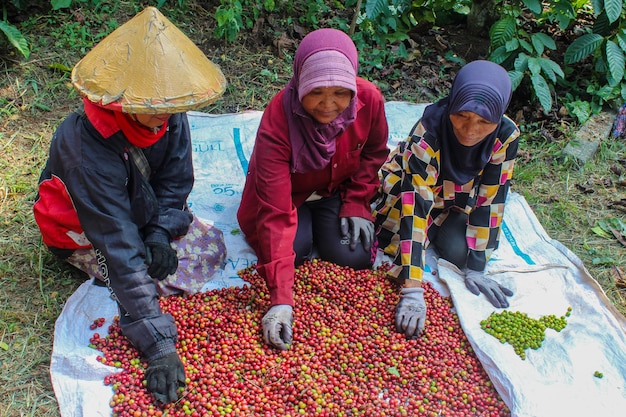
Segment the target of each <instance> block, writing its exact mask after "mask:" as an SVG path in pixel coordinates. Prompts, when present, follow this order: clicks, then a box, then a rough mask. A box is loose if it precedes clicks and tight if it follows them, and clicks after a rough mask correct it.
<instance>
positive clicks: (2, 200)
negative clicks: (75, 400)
mask: <svg viewBox="0 0 626 417" xmlns="http://www.w3.org/2000/svg"><path fill="white" fill-rule="evenodd" d="M171 3H177V2H171ZM97 4H98V7H96V8H94V9H93V10H90V8H88V7H85V8H81V9H80V12H81V13H83V15H84V17H85V23H83V24H81V23H78V22H77V21H76V18H75V17H72V15H71V14H70V13H68V12H62V11H61V12H51V13H49V14H46V15H42V16H39V15H37V16H31V17H30V18H29V19H28V20H27V21H26V22H24V23H23V24H22V25H21V26H20V30H21V31H22V32H23V33H24V34H25V35H26V36H27V37H28V39H29V41H30V42H31V48H32V54H31V57H30V59H29V60H28V61H26V62H24V61H21V60H20V59H19V57H17V56H15V54H13V55H11V53H10V52H9V49H6V50H4V49H3V46H2V45H1V44H0V54H3V55H6V57H7V59H3V60H0V74H2V75H3V77H2V78H1V79H2V81H1V84H0V155H1V157H0V172H1V175H0V371H1V372H0V417H5V416H6V417H8V416H11V417H13V416H37V417H47V416H58V415H59V411H58V408H57V405H56V400H55V398H54V393H53V391H52V385H51V382H50V375H49V362H50V355H51V351H52V342H53V336H54V322H55V320H56V318H57V317H58V315H59V314H60V312H61V310H62V308H63V304H64V302H65V301H66V300H67V298H68V297H69V296H70V295H71V294H72V293H73V292H74V290H75V289H76V288H77V287H78V286H79V285H80V284H81V282H79V281H76V280H75V279H73V278H72V276H71V274H70V273H69V271H68V270H67V269H66V268H65V267H64V266H63V265H62V264H61V263H59V262H57V261H56V260H55V259H54V258H53V257H52V256H51V255H50V254H49V253H48V252H47V250H46V249H45V248H44V247H43V245H42V243H41V238H40V235H39V231H38V229H37V226H36V224H35V222H34V219H33V216H32V204H33V201H34V198H35V195H36V185H37V179H38V177H39V173H40V171H41V169H42V167H43V165H44V163H45V159H46V155H47V150H48V145H49V141H50V138H51V136H52V133H53V131H54V128H55V127H56V126H57V125H58V123H60V121H61V120H62V119H63V118H64V117H65V116H66V115H67V113H69V112H70V111H71V110H73V109H74V108H75V107H76V106H77V103H78V101H79V100H78V96H77V94H76V93H75V91H74V90H73V89H72V87H71V85H70V84H69V74H68V73H67V71H64V70H63V69H62V68H63V67H67V68H71V67H72V66H73V65H74V64H75V63H76V62H77V60H78V59H80V58H81V57H82V55H83V54H84V52H85V51H87V50H88V49H90V48H91V47H92V46H93V45H94V44H95V43H96V42H97V41H98V40H100V39H102V37H103V36H105V34H106V33H107V32H109V31H111V30H113V29H114V28H115V27H117V25H118V22H123V21H125V20H126V19H127V18H128V17H129V16H132V15H133V14H134V13H135V12H136V11H138V10H139V8H138V3H136V2H134V1H126V2H99V3H97ZM185 4H186V7H187V8H174V12H175V13H173V14H172V16H174V17H172V20H174V21H176V22H177V23H179V24H180V27H181V29H182V30H183V31H184V32H185V33H187V34H188V35H189V36H190V37H192V39H193V40H194V41H195V42H196V43H197V44H198V45H199V46H200V47H201V48H202V49H203V50H204V52H205V53H206V54H207V56H208V57H209V58H210V59H211V60H212V61H213V62H215V63H217V64H219V65H220V66H221V67H222V70H223V71H224V73H225V74H226V76H227V78H228V81H229V85H228V87H227V91H226V93H225V94H224V97H223V98H222V99H220V100H219V101H218V102H216V103H214V104H213V105H211V106H209V107H207V108H206V109H202V110H203V111H206V112H210V113H229V112H237V111H244V110H262V109H263V106H264V105H265V104H266V103H267V101H268V100H269V99H270V98H271V97H272V96H273V95H274V94H275V93H276V92H277V91H278V90H279V89H280V88H281V87H282V86H284V84H285V83H286V82H287V80H288V79H289V77H290V73H291V58H292V56H291V54H292V52H290V51H287V52H286V54H285V55H284V56H283V57H277V56H276V53H275V52H276V51H275V50H273V49H272V48H270V47H264V46H259V45H262V43H261V42H259V41H258V39H254V37H253V36H251V37H250V39H248V40H242V41H241V42H235V43H231V44H225V43H224V42H219V41H216V40H215V39H213V37H212V30H213V27H212V26H211V24H212V20H211V18H210V16H208V15H207V12H206V11H204V10H203V9H202V8H200V7H199V6H197V5H196V4H195V3H194V2H192V1H187V2H185ZM168 17H171V16H170V15H169V14H168ZM412 65H414V64H412ZM371 73H372V74H376V72H374V71H372V72H371ZM443 73H444V72H442V74H443ZM5 75H6V76H5ZM383 77H384V76H382V75H381V78H383ZM413 81H414V82H415V84H417V85H418V86H419V85H420V84H424V85H426V84H429V83H433V80H424V81H423V82H422V83H420V82H419V81H415V80H413ZM403 82H404V81H403ZM431 87H432V86H431ZM427 90H428V89H421V88H414V89H412V88H405V89H398V90H392V89H390V90H387V91H386V92H385V93H386V98H387V100H404V101H413V102H427V101H429V100H431V99H432V97H424V96H421V95H420V91H427ZM433 91H436V90H433ZM524 130H525V131H524V135H523V140H522V143H521V148H520V156H519V159H518V163H517V166H516V171H515V182H514V185H513V188H512V189H513V191H516V192H518V193H520V194H522V195H523V196H524V197H525V198H526V200H527V201H528V202H529V204H530V205H531V207H532V208H533V210H534V212H535V213H536V215H537V217H538V218H539V220H540V222H541V223H542V225H543V227H544V228H545V229H546V231H547V233H548V234H549V235H550V236H551V237H553V238H554V239H557V240H559V241H560V242H561V243H563V244H564V245H565V246H567V247H568V248H570V249H571V250H572V251H573V252H574V253H575V254H576V255H577V256H579V257H580V258H581V260H582V261H583V262H584V264H585V266H586V267H587V269H588V270H589V272H590V273H591V275H592V276H593V277H594V278H595V279H596V280H597V281H598V282H599V283H600V285H601V286H602V288H603V289H604V291H605V292H606V293H607V296H608V297H609V298H610V299H611V301H612V302H613V303H614V304H615V306H616V307H617V308H618V309H619V310H620V311H621V312H622V313H626V300H625V298H624V297H625V295H626V292H625V288H623V287H620V286H618V285H617V283H616V282H617V281H616V275H615V274H616V268H619V267H623V266H624V265H626V250H625V248H624V247H623V246H622V245H621V244H620V243H619V242H617V240H616V239H606V238H602V237H600V236H598V235H596V234H594V233H593V232H592V231H591V227H593V225H594V224H595V222H596V221H597V220H600V219H604V218H610V217H619V218H621V219H622V220H624V217H625V214H624V211H620V210H618V209H615V208H611V207H610V202H611V201H617V200H619V199H620V198H626V192H625V189H624V187H622V186H619V185H617V184H616V180H617V176H616V175H615V174H613V173H612V172H611V171H610V166H611V165H612V164H620V161H619V160H620V159H621V158H622V157H623V155H624V154H625V151H626V149H625V145H624V143H623V142H619V141H606V142H604V143H602V146H601V148H600V150H599V153H598V155H597V157H596V158H595V159H594V160H593V161H592V162H591V163H589V164H588V165H586V166H578V165H577V163H576V161H571V160H570V161H566V160H564V159H563V157H562V154H561V151H562V149H563V148H564V147H565V145H566V144H567V142H568V140H570V139H571V138H572V135H573V133H574V130H573V129H572V128H570V127H568V126H563V127H562V128H561V130H562V135H560V136H559V137H558V138H557V139H554V140H552V139H548V138H546V137H544V136H545V135H542V133H541V129H540V127H539V126H536V125H531V126H528V127H526V126H525V127H524ZM624 170H625V171H626V167H625V168H624ZM577 184H578V185H584V186H585V187H586V188H589V189H593V190H594V192H593V193H589V194H587V193H583V192H581V191H580V189H579V188H577Z"/></svg>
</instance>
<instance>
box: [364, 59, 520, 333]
mask: <svg viewBox="0 0 626 417" xmlns="http://www.w3.org/2000/svg"><path fill="white" fill-rule="evenodd" d="M511 93H512V90H511V81H510V79H509V76H508V73H507V72H506V70H504V69H503V68H502V67H501V66H499V65H497V64H494V63H493V62H489V61H473V62H471V63H469V64H467V65H465V66H464V67H463V68H461V70H460V71H459V72H458V74H457V76H456V78H455V80H454V82H453V85H452V88H451V90H450V94H449V95H448V96H447V97H446V98H444V99H442V100H440V101H439V102H437V103H435V104H432V105H430V106H428V107H427V108H426V109H425V111H424V114H423V116H422V118H421V119H420V120H419V121H418V122H417V123H416V124H415V126H414V127H413V129H412V130H411V133H410V135H409V137H408V139H407V140H406V141H405V142H402V143H400V144H398V146H397V148H396V149H395V150H393V151H392V152H391V154H390V156H389V158H388V160H387V162H386V163H385V165H383V167H382V187H381V192H382V193H381V196H380V198H379V199H378V201H377V204H376V209H375V212H374V215H375V217H376V228H377V235H378V244H379V248H381V249H382V250H383V251H384V252H385V253H386V254H388V255H390V256H392V257H393V258H394V260H393V266H392V268H391V270H390V271H389V275H390V276H391V278H393V279H395V280H397V281H399V282H401V283H403V284H404V285H403V288H402V290H401V291H402V296H401V299H400V302H399V303H398V306H397V308H396V327H397V330H398V331H399V332H401V333H405V334H406V336H407V338H415V337H418V336H419V335H420V333H421V332H422V331H423V329H424V324H425V319H426V305H425V303H424V295H423V293H424V290H423V288H422V287H421V285H422V276H423V273H424V265H425V250H426V248H427V247H428V246H429V245H430V244H433V247H434V248H435V249H436V251H437V253H438V254H439V256H440V257H442V258H443V259H446V260H448V261H450V262H452V263H454V264H455V265H456V266H457V267H459V269H461V270H462V271H463V272H464V273H465V284H466V286H467V288H468V289H469V290H470V291H471V292H473V293H474V294H476V295H478V294H479V293H481V292H482V293H483V294H484V295H485V296H486V297H487V299H488V300H489V301H490V302H491V303H492V304H493V305H494V306H495V307H499V308H503V307H508V301H507V299H506V297H507V296H511V295H513V293H512V292H511V291H510V290H509V289H507V288H505V287H503V286H501V285H499V284H498V283H497V282H495V281H494V280H492V279H490V278H487V277H486V276H485V274H484V270H485V266H486V264H487V261H488V260H489V258H490V256H491V254H492V252H493V251H494V250H495V249H496V248H497V247H498V239H499V235H500V226H501V223H502V215H503V213H504V204H505V201H506V196H507V194H508V191H509V184H510V180H511V178H512V175H513V165H514V161H515V156H516V154H517V147H518V139H517V138H518V136H519V133H520V132H519V129H518V127H517V126H516V124H515V123H514V122H513V121H512V120H511V119H509V118H508V117H507V116H506V115H505V114H504V113H505V111H506V109H507V107H508V105H509V102H510V99H511Z"/></svg>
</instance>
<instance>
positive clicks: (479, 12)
mask: <svg viewBox="0 0 626 417" xmlns="http://www.w3.org/2000/svg"><path fill="white" fill-rule="evenodd" d="M498 3H499V1H498V0H472V7H471V8H470V12H469V14H468V15H467V31H468V32H469V34H470V35H473V36H479V37H481V38H489V29H490V28H491V25H493V24H494V23H495V22H496V21H497V20H498V19H499V18H500V14H499V12H498V7H496V5H497V4H498Z"/></svg>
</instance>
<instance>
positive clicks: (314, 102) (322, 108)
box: [302, 87, 352, 124]
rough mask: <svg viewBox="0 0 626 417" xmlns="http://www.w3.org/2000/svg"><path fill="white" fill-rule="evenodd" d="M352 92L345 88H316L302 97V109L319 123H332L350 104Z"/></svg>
mask: <svg viewBox="0 0 626 417" xmlns="http://www.w3.org/2000/svg"><path fill="white" fill-rule="evenodd" d="M350 100H352V91H351V90H349V89H347V88H344V87H321V88H314V89H313V90H311V91H310V92H309V93H308V94H307V95H305V96H304V97H302V107H304V110H306V112H307V113H309V114H310V115H311V116H312V117H313V118H314V119H315V120H317V121H318V122H319V123H323V124H325V123H330V122H332V121H333V120H335V119H336V118H337V116H339V115H340V114H341V113H342V112H343V111H344V110H345V109H346V108H347V107H348V105H349V104H350Z"/></svg>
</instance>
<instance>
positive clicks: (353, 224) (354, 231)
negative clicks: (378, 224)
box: [341, 217, 374, 251]
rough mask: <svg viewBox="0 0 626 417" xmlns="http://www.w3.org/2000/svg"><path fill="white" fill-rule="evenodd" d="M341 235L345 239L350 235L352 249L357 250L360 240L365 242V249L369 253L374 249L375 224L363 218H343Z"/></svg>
mask: <svg viewBox="0 0 626 417" xmlns="http://www.w3.org/2000/svg"><path fill="white" fill-rule="evenodd" d="M341 234H342V235H343V237H348V234H349V235H350V249H352V250H355V249H356V244H357V242H358V241H359V238H360V239H361V242H363V248H364V249H365V250H366V251H367V250H370V249H371V248H372V242H373V241H374V223H372V222H371V221H369V220H367V219H364V218H363V217H342V218H341Z"/></svg>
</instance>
